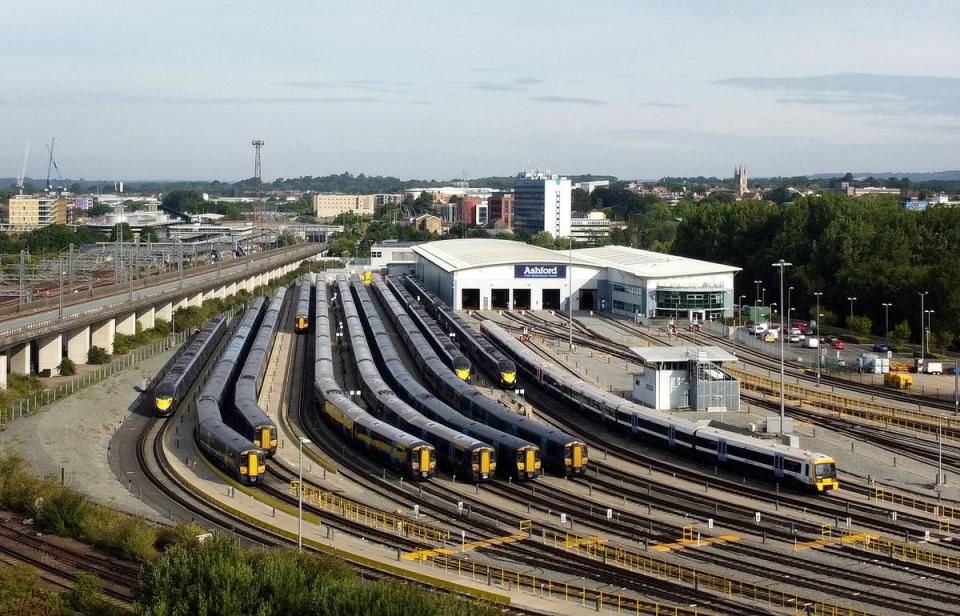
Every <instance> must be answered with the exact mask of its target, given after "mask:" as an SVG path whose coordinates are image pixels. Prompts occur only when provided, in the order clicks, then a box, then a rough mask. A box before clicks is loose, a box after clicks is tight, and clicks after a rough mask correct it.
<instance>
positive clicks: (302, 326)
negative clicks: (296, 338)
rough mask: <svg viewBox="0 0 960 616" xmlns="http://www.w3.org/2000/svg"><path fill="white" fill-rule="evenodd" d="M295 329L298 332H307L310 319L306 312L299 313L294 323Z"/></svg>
mask: <svg viewBox="0 0 960 616" xmlns="http://www.w3.org/2000/svg"><path fill="white" fill-rule="evenodd" d="M293 329H294V331H296V332H297V333H298V334H305V333H307V331H308V330H309V329H310V319H309V317H308V316H307V315H305V314H298V315H297V318H296V320H295V321H294V324H293Z"/></svg>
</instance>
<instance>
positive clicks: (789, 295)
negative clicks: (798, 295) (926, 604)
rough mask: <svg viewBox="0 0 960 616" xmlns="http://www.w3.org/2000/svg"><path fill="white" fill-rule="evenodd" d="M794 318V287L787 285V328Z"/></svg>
mask: <svg viewBox="0 0 960 616" xmlns="http://www.w3.org/2000/svg"><path fill="white" fill-rule="evenodd" d="M791 319H793V287H787V329H790V323H791Z"/></svg>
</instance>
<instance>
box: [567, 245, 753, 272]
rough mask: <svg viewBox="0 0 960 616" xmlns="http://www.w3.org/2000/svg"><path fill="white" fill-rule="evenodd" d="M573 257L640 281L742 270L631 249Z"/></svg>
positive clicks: (607, 248) (616, 248) (581, 251)
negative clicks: (641, 279)
mask: <svg viewBox="0 0 960 616" xmlns="http://www.w3.org/2000/svg"><path fill="white" fill-rule="evenodd" d="M573 255H574V257H579V258H580V260H583V261H586V262H589V263H593V264H595V265H601V266H603V267H611V268H614V269H618V270H622V271H625V272H627V273H630V274H633V275H634V276H637V277H639V278H669V277H672V276H696V275H699V274H726V273H730V272H739V271H740V268H739V267H734V266H732V265H723V264H721V263H710V262H709V261H699V260H697V259H688V258H686V257H678V256H675V255H668V254H663V253H661V252H651V251H649V250H639V249H637V248H629V247H627V246H601V247H599V248H580V249H578V250H574V251H573Z"/></svg>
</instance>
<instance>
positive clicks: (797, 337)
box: [789, 332, 803, 343]
mask: <svg viewBox="0 0 960 616" xmlns="http://www.w3.org/2000/svg"><path fill="white" fill-rule="evenodd" d="M789 340H790V342H795V343H796V342H800V341H801V340H803V336H801V335H800V334H799V333H794V332H790V338H789Z"/></svg>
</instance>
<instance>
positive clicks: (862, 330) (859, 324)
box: [847, 315, 873, 336]
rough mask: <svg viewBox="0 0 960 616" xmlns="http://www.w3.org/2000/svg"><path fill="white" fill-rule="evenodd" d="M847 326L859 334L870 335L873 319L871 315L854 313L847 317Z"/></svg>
mask: <svg viewBox="0 0 960 616" xmlns="http://www.w3.org/2000/svg"><path fill="white" fill-rule="evenodd" d="M847 328H848V329H849V330H850V331H852V332H853V333H855V334H857V335H858V336H869V335H870V330H872V329H873V321H872V320H871V319H870V317H864V316H858V315H854V316H853V317H849V318H847Z"/></svg>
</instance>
